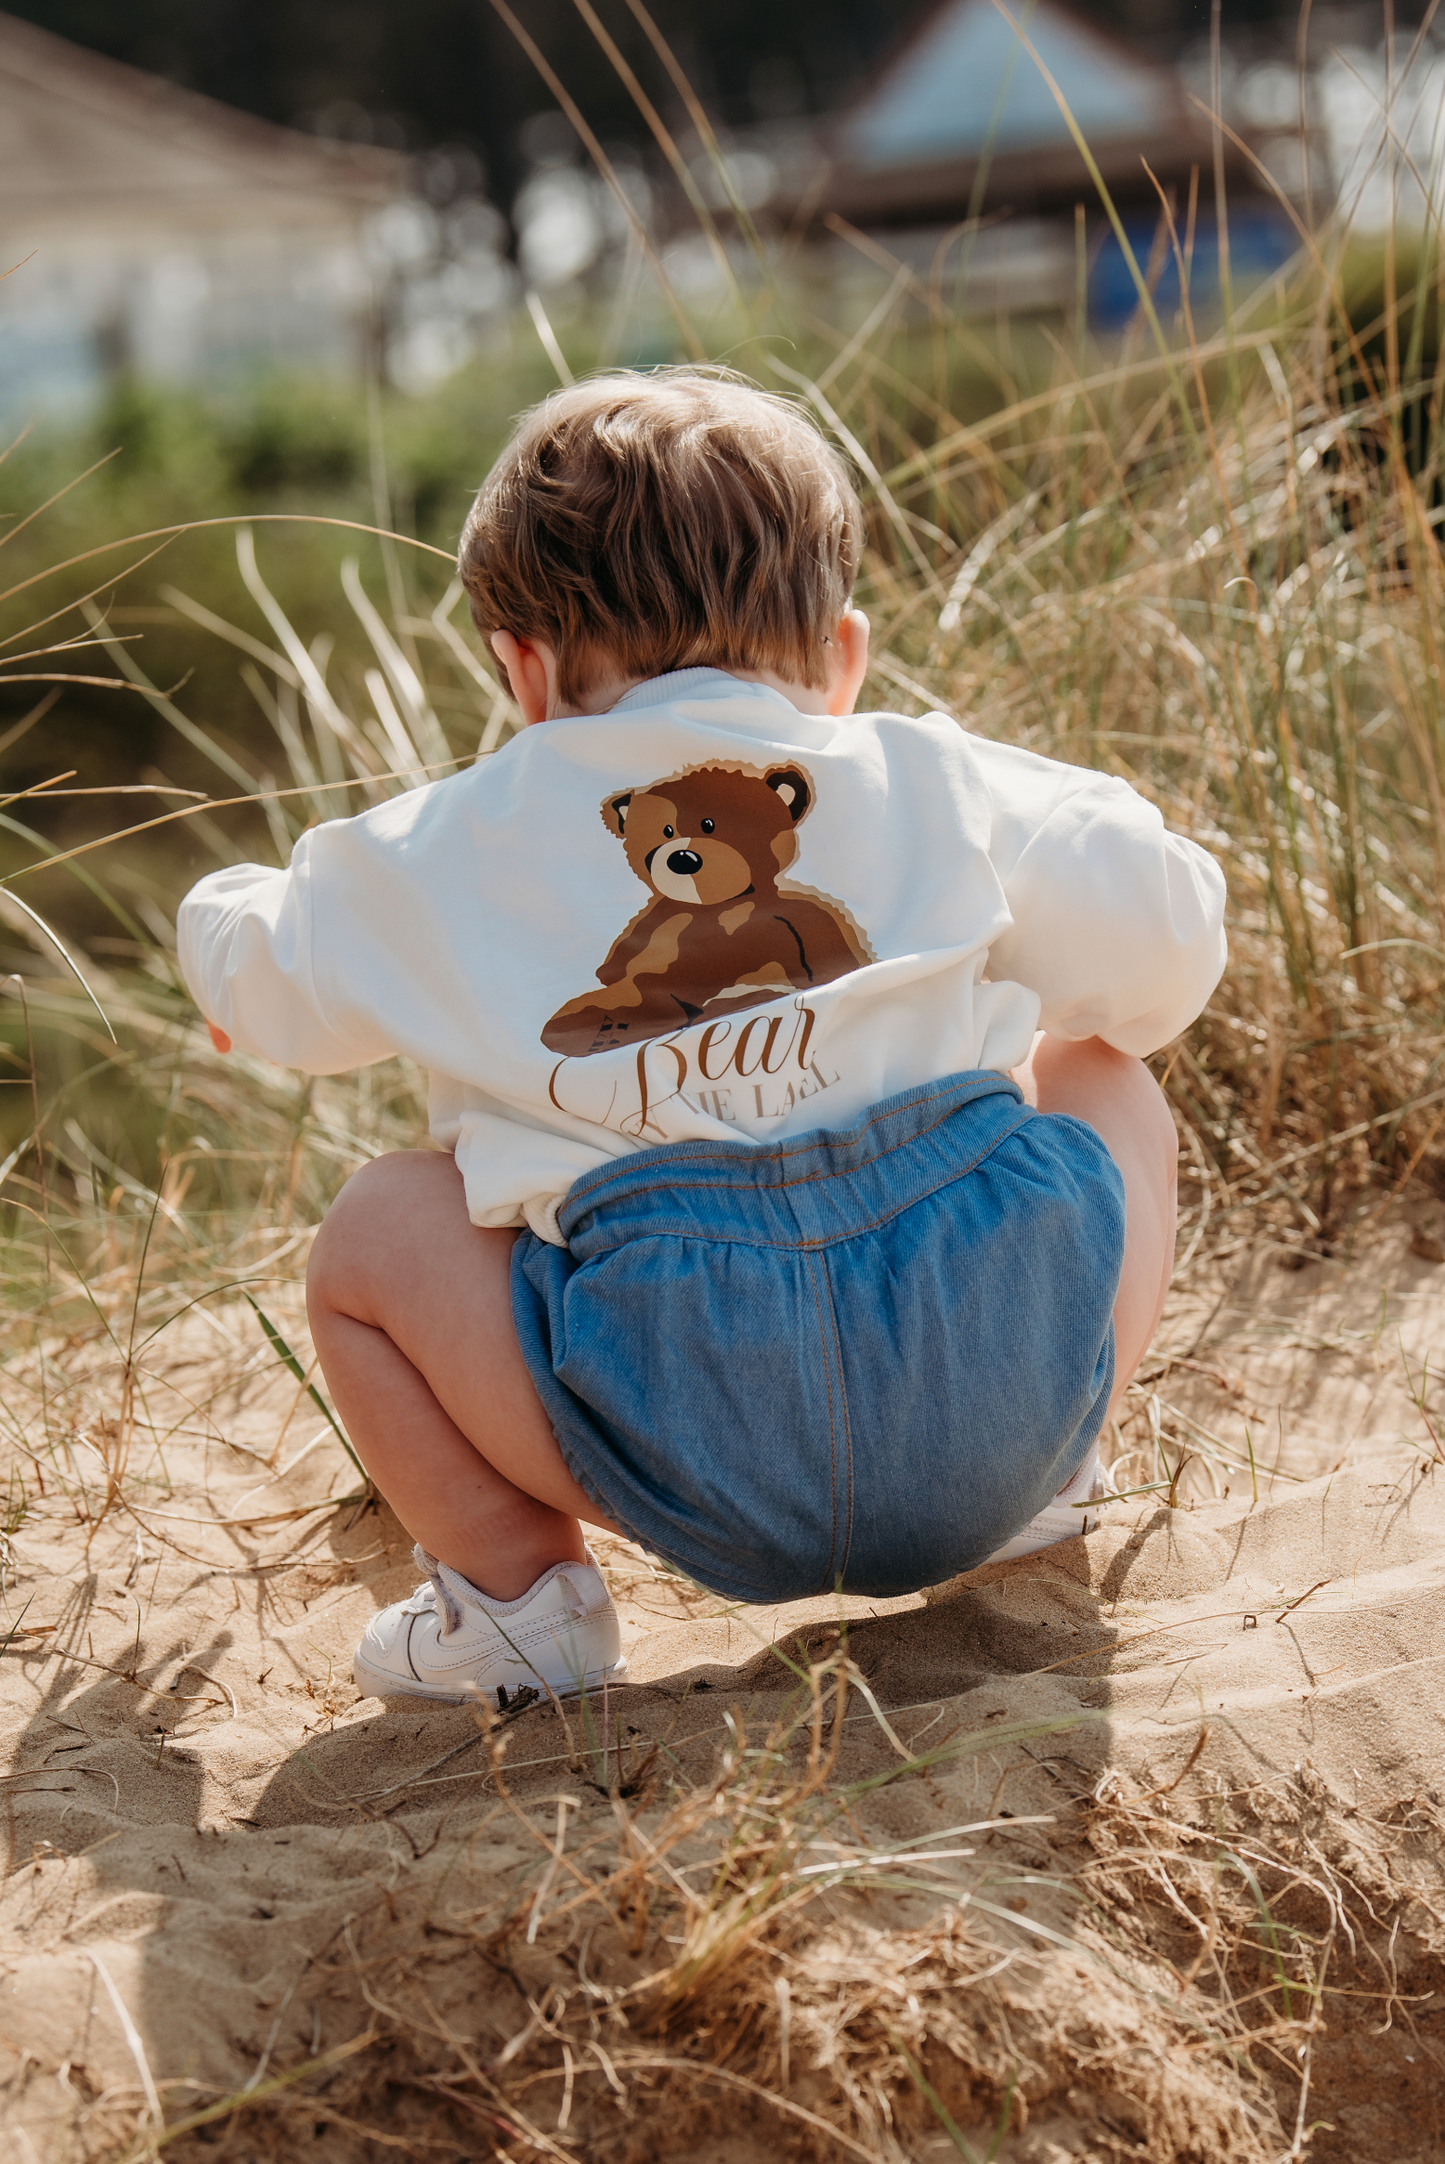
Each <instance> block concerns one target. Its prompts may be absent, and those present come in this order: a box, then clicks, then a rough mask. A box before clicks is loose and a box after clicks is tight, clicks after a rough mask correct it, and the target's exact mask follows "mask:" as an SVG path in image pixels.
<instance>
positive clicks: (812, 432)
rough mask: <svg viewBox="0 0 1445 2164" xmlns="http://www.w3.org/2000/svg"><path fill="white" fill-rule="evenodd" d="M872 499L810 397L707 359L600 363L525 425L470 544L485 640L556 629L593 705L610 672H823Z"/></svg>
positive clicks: (806, 677) (576, 684)
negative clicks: (650, 370) (706, 368)
mask: <svg viewBox="0 0 1445 2164" xmlns="http://www.w3.org/2000/svg"><path fill="white" fill-rule="evenodd" d="M861 532H862V514H861V512H860V510H859V506H858V499H857V496H856V495H855V494H854V491H853V484H852V480H851V478H850V476H849V473H848V469H847V467H846V466H845V464H844V462H843V460H842V458H841V457H840V456H839V454H838V453H837V452H836V451H835V450H834V449H833V448H832V446H831V445H830V444H828V443H827V442H826V441H825V440H824V438H823V437H822V436H821V435H820V434H819V433H818V431H817V429H816V428H815V427H814V426H813V424H812V422H811V421H810V420H809V419H808V418H807V416H806V415H805V414H804V413H803V411H802V409H801V408H800V407H798V406H795V405H793V404H791V403H790V402H789V401H788V400H787V399H783V398H776V397H774V396H772V395H771V394H770V393H769V392H766V391H759V390H756V389H755V388H754V387H753V386H752V385H751V384H748V383H746V382H744V381H742V380H740V379H739V378H737V377H733V376H729V375H726V374H724V373H722V372H718V373H717V374H705V373H702V372H700V371H697V370H694V369H662V370H659V371H657V372H656V373H655V374H647V375H642V374H637V373H633V372H630V371H617V372H615V373H612V374H609V375H605V376H596V377H594V378H593V379H592V380H591V381H590V382H587V383H579V384H576V385H574V386H573V387H572V388H571V389H569V390H565V391H557V392H554V393H553V395H552V396H551V397H550V398H548V399H545V400H544V401H543V403H542V404H541V405H540V406H534V407H533V408H532V410H531V411H530V412H529V413H525V414H524V415H523V416H522V418H521V420H520V422H519V423H518V426H517V430H516V433H515V434H514V435H513V437H512V440H511V442H510V443H509V444H508V446H507V448H506V450H505V451H504V452H503V453H502V455H501V457H500V458H499V459H498V461H497V463H496V465H495V466H494V467H493V469H492V471H491V473H490V474H489V475H488V477H487V479H486V481H485V482H484V483H483V485H482V488H481V491H480V493H479V495H478V497H477V500H476V502H475V503H474V504H473V506H472V510H471V515H470V517H469V518H468V520H467V523H466V528H465V531H464V532H463V535H462V542H461V550H460V554H459V558H458V562H459V567H460V570H461V575H462V581H463V583H464V585H465V586H466V589H467V593H468V595H469V597H470V599H471V605H472V615H473V618H474V619H475V621H476V624H477V628H478V630H479V631H481V632H482V634H483V636H486V635H488V634H490V633H491V632H493V631H510V632H511V633H513V635H514V636H515V637H517V638H521V639H544V640H545V641H546V642H547V643H548V644H549V645H550V646H552V647H553V648H554V649H555V651H556V654H557V658H558V686H557V688H558V691H559V694H560V695H561V697H562V698H563V699H564V700H565V701H566V703H567V704H568V705H569V706H580V705H582V704H583V703H584V702H585V700H586V698H587V694H588V692H589V690H590V689H591V687H592V685H593V684H594V683H595V682H596V681H597V679H598V677H599V676H600V675H601V674H602V673H603V672H604V671H607V670H613V671H621V672H622V673H623V674H625V675H627V676H631V677H637V678H640V677H648V676H660V675H662V674H664V673H665V672H666V671H668V670H670V669H686V668H697V667H704V666H706V667H713V668H724V669H725V668H746V669H770V670H772V671H773V672H775V673H776V674H777V675H779V676H783V677H786V678H788V679H790V680H791V681H793V682H797V683H803V684H808V685H811V686H814V687H821V686H822V685H823V684H824V683H825V682H826V674H825V663H824V648H825V646H826V645H827V642H828V640H829V638H830V636H831V634H832V633H833V631H834V629H835V628H836V626H837V623H838V620H839V618H840V617H841V616H842V614H843V613H844V611H845V610H846V609H847V607H848V603H849V600H850V598H851V596H852V592H853V581H854V578H855V577H856V575H857V570H858V552H859V545H860V539H861Z"/></svg>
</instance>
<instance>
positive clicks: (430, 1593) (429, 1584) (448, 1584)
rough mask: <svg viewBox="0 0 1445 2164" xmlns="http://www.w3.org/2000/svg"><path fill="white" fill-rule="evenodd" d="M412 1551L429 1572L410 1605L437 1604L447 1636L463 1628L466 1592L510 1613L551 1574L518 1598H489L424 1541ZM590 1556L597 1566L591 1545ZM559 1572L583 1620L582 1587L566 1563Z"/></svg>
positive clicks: (417, 1610)
mask: <svg viewBox="0 0 1445 2164" xmlns="http://www.w3.org/2000/svg"><path fill="white" fill-rule="evenodd" d="M411 1553H412V1561H413V1562H414V1563H415V1564H416V1567H417V1569H418V1570H424V1571H425V1572H426V1574H427V1575H426V1580H425V1583H424V1584H422V1585H419V1586H418V1587H417V1589H416V1591H415V1592H414V1593H413V1594H412V1596H411V1599H410V1600H409V1601H408V1602H407V1604H406V1605H407V1607H408V1608H409V1609H410V1610H411V1612H412V1613H413V1614H414V1615H424V1614H425V1613H426V1611H427V1609H429V1608H434V1609H435V1610H436V1611H437V1613H438V1614H439V1615H440V1617H441V1619H442V1636H443V1637H444V1638H445V1637H450V1636H451V1633H452V1632H453V1631H454V1630H459V1629H460V1628H461V1625H462V1622H463V1619H464V1615H465V1610H464V1608H463V1595H464V1594H465V1593H471V1594H472V1595H473V1596H474V1597H475V1599H476V1603H477V1606H478V1607H480V1608H482V1609H483V1610H485V1611H489V1612H490V1611H493V1610H495V1611H498V1612H499V1613H500V1614H502V1615H508V1614H510V1613H511V1612H512V1611H513V1610H514V1609H517V1608H521V1607H524V1606H525V1605H526V1603H527V1602H528V1601H529V1600H531V1598H532V1596H533V1594H534V1593H535V1592H536V1591H537V1586H539V1585H541V1584H542V1583H543V1581H544V1580H545V1579H546V1578H547V1577H548V1576H549V1575H550V1573H549V1572H546V1571H544V1572H543V1573H542V1577H541V1578H539V1579H538V1580H537V1585H534V1586H529V1588H528V1589H527V1591H526V1592H525V1593H524V1594H522V1595H521V1597H520V1599H518V1600H514V1601H489V1600H488V1599H487V1597H486V1595H485V1594H484V1593H482V1592H480V1591H479V1590H478V1588H477V1587H476V1586H474V1585H473V1584H472V1583H471V1582H470V1580H469V1579H466V1578H464V1577H463V1576H462V1574H461V1572H460V1571H459V1570H453V1569H452V1567H451V1565H450V1564H449V1563H443V1562H440V1561H439V1560H438V1558H437V1557H436V1556H434V1555H433V1554H432V1552H431V1550H430V1549H429V1548H424V1547H423V1546H422V1544H421V1542H420V1541H418V1542H417V1544H416V1546H415V1547H414V1548H413V1549H412V1551H411ZM587 1560H588V1562H589V1563H591V1564H592V1566H593V1568H594V1569H595V1568H596V1562H595V1559H594V1557H593V1555H592V1551H591V1549H590V1548H589V1549H588V1551H587ZM557 1575H558V1577H559V1578H560V1580H561V1583H562V1597H563V1599H564V1601H565V1602H566V1606H567V1613H568V1616H569V1617H570V1618H571V1620H572V1622H574V1623H580V1622H582V1621H583V1620H584V1619H585V1617H586V1615H587V1603H586V1601H585V1599H584V1598H583V1596H582V1593H581V1590H580V1588H579V1587H577V1586H576V1585H575V1584H574V1583H573V1581H572V1579H571V1577H570V1575H569V1574H568V1570H567V1566H566V1565H565V1564H559V1565H558V1566H557ZM505 1635H506V1633H505V1630H504V1631H503V1636H504V1637H505Z"/></svg>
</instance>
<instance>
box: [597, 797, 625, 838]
mask: <svg viewBox="0 0 1445 2164" xmlns="http://www.w3.org/2000/svg"><path fill="white" fill-rule="evenodd" d="M631 802H632V791H631V790H630V789H624V790H623V792H622V794H621V796H614V797H609V798H608V800H607V802H606V803H605V804H604V805H603V807H602V816H603V818H604V819H605V820H606V821H607V824H608V825H609V826H610V827H611V829H612V831H613V833H614V834H617V835H620V836H622V837H623V838H624V839H625V838H626V834H627V807H628V805H629V804H630V803H631Z"/></svg>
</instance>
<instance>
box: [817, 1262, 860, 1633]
mask: <svg viewBox="0 0 1445 2164" xmlns="http://www.w3.org/2000/svg"><path fill="white" fill-rule="evenodd" d="M807 1263H808V1276H809V1278H810V1279H811V1281H812V1286H813V1304H814V1306H815V1307H816V1308H817V1310H818V1336H819V1339H820V1340H821V1342H822V1347H823V1380H824V1382H825V1383H826V1384H827V1386H828V1476H829V1480H830V1481H831V1484H832V1512H833V1516H832V1523H831V1525H830V1527H829V1531H828V1561H829V1563H830V1564H831V1563H832V1561H833V1551H834V1549H835V1548H836V1547H837V1545H838V1442H837V1433H838V1431H837V1427H836V1425H835V1423H834V1419H833V1378H832V1376H831V1374H830V1373H829V1372H828V1338H827V1333H826V1331H825V1330H824V1328H823V1302H822V1300H821V1298H820V1296H819V1293H818V1272H817V1269H816V1267H815V1265H814V1262H813V1258H812V1256H811V1255H809V1256H808V1258H807ZM829 1304H830V1305H831V1301H830V1303H829ZM842 1385H843V1372H842V1369H841V1368H840V1369H839V1371H838V1387H839V1388H840V1389H841V1388H842ZM850 1515H851V1499H850ZM830 1583H831V1581H830V1579H829V1576H828V1574H827V1572H826V1571H825V1572H824V1574H823V1583H822V1584H821V1585H820V1586H819V1588H818V1591H819V1592H820V1593H826V1592H827V1591H828V1588H829V1585H830Z"/></svg>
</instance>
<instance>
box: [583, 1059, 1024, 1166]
mask: <svg viewBox="0 0 1445 2164" xmlns="http://www.w3.org/2000/svg"><path fill="white" fill-rule="evenodd" d="M1017 1087H1018V1085H1017V1083H1015V1084H1014V1088H1015V1089H1017ZM948 1094H949V1093H948V1092H947V1091H946V1090H935V1091H934V1092H933V1094H932V1095H931V1096H929V1097H915V1098H912V1099H911V1100H910V1102H909V1104H908V1105H898V1106H896V1107H895V1108H894V1110H893V1111H891V1112H875V1113H873V1114H871V1115H870V1116H869V1118H868V1119H866V1120H864V1121H863V1123H862V1125H861V1126H860V1127H850V1128H848V1129H847V1130H846V1132H847V1133H848V1134H849V1135H857V1134H864V1133H866V1132H867V1131H868V1129H869V1128H870V1127H878V1126H881V1124H882V1123H883V1122H884V1121H885V1120H893V1119H899V1118H901V1116H902V1115H903V1113H904V1112H906V1111H908V1110H910V1109H911V1108H912V1106H913V1105H915V1104H918V1105H931V1104H936V1103H937V1102H938V1100H939V1098H941V1097H944V1096H947V1095H948ZM1009 1094H1010V1092H1009V1091H1008V1090H992V1089H990V1090H979V1091H978V1092H977V1093H976V1094H975V1095H974V1096H972V1097H965V1098H964V1099H963V1100H962V1102H961V1103H959V1104H958V1105H956V1106H955V1107H954V1108H953V1109H954V1111H959V1112H961V1111H962V1110H963V1108H964V1105H970V1104H977V1103H978V1101H979V1099H980V1098H982V1097H1007V1096H1008V1095H1009ZM1019 1109H1020V1110H1021V1111H1022V1112H1024V1113H1026V1114H1034V1113H1035V1107H1034V1106H1033V1105H1026V1104H1024V1103H1023V1102H1022V1100H1020V1105H1019ZM952 1116H953V1114H952V1112H946V1113H945V1114H944V1116H943V1118H944V1119H951V1118H952ZM942 1125H943V1120H934V1121H933V1122H932V1124H931V1125H930V1126H928V1127H922V1128H920V1129H919V1130H918V1134H917V1135H905V1136H904V1137H903V1139H902V1140H901V1141H899V1142H890V1143H889V1144H888V1146H887V1148H886V1149H885V1150H883V1151H881V1152H880V1153H879V1154H880V1155H881V1156H888V1155H890V1154H891V1153H892V1152H893V1151H894V1150H898V1149H902V1148H904V1147H905V1145H906V1144H907V1143H909V1142H913V1141H917V1140H918V1139H919V1138H920V1137H921V1136H923V1135H931V1134H932V1132H933V1129H934V1128H935V1127H941V1126H942ZM814 1131H815V1132H816V1130H814ZM829 1131H835V1130H824V1132H829ZM654 1147H655V1148H657V1149H676V1148H678V1147H679V1145H678V1144H676V1143H668V1142H661V1143H657V1144H655V1145H654ZM711 1147H712V1148H713V1149H715V1150H716V1149H719V1148H732V1149H737V1150H744V1149H746V1150H747V1154H748V1161H749V1162H750V1163H754V1164H756V1163H761V1162H768V1163H775V1164H776V1163H780V1162H781V1161H782V1159H784V1158H785V1157H801V1156H802V1155H803V1154H804V1152H805V1151H807V1152H810V1153H811V1152H812V1151H814V1150H817V1149H819V1148H822V1147H824V1145H822V1144H820V1143H818V1142H809V1141H806V1140H805V1139H804V1138H802V1137H801V1136H800V1137H799V1139H798V1140H797V1141H796V1142H775V1143H772V1142H770V1143H761V1142H760V1143H758V1144H756V1145H755V1146H754V1147H752V1148H751V1149H749V1148H748V1146H747V1144H745V1143H741V1142H739V1143H732V1144H720V1143H713V1144H712V1145H711ZM631 1154H633V1155H641V1154H642V1153H641V1152H640V1151H638V1152H634V1153H631ZM671 1162H672V1163H673V1164H675V1165H688V1164H705V1163H707V1162H708V1160H707V1159H706V1158H704V1157H701V1156H698V1157H681V1156H679V1157H674V1158H673V1159H671ZM870 1162H872V1163H875V1164H876V1163H877V1158H873V1159H871V1160H870ZM627 1163H628V1159H627V1158H622V1159H620V1160H617V1161H615V1162H614V1163H613V1164H612V1165H611V1166H610V1167H609V1168H608V1169H607V1170H606V1171H605V1172H604V1171H598V1172H595V1173H586V1174H584V1175H583V1176H584V1178H586V1179H595V1180H596V1181H597V1182H598V1184H599V1185H600V1184H601V1183H602V1182H603V1181H605V1180H609V1179H613V1178H620V1177H621V1176H622V1173H623V1172H624V1170H625V1169H626V1166H627ZM807 1177H808V1179H814V1180H816V1179H824V1178H826V1177H827V1175H826V1174H824V1173H820V1172H813V1173H809V1174H808V1175H807ZM662 1184H665V1185H667V1186H669V1187H676V1186H678V1185H680V1184H681V1183H680V1182H679V1181H676V1180H669V1181H666V1182H664V1183H662ZM708 1184H711V1183H708ZM744 1184H746V1185H749V1186H752V1185H755V1184H756V1183H755V1182H752V1181H748V1182H746V1183H745V1182H742V1181H739V1182H738V1185H739V1186H742V1185H744ZM778 1184H779V1186H782V1187H797V1186H802V1185H803V1184H804V1182H803V1181H799V1180H781V1181H779V1183H778Z"/></svg>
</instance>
